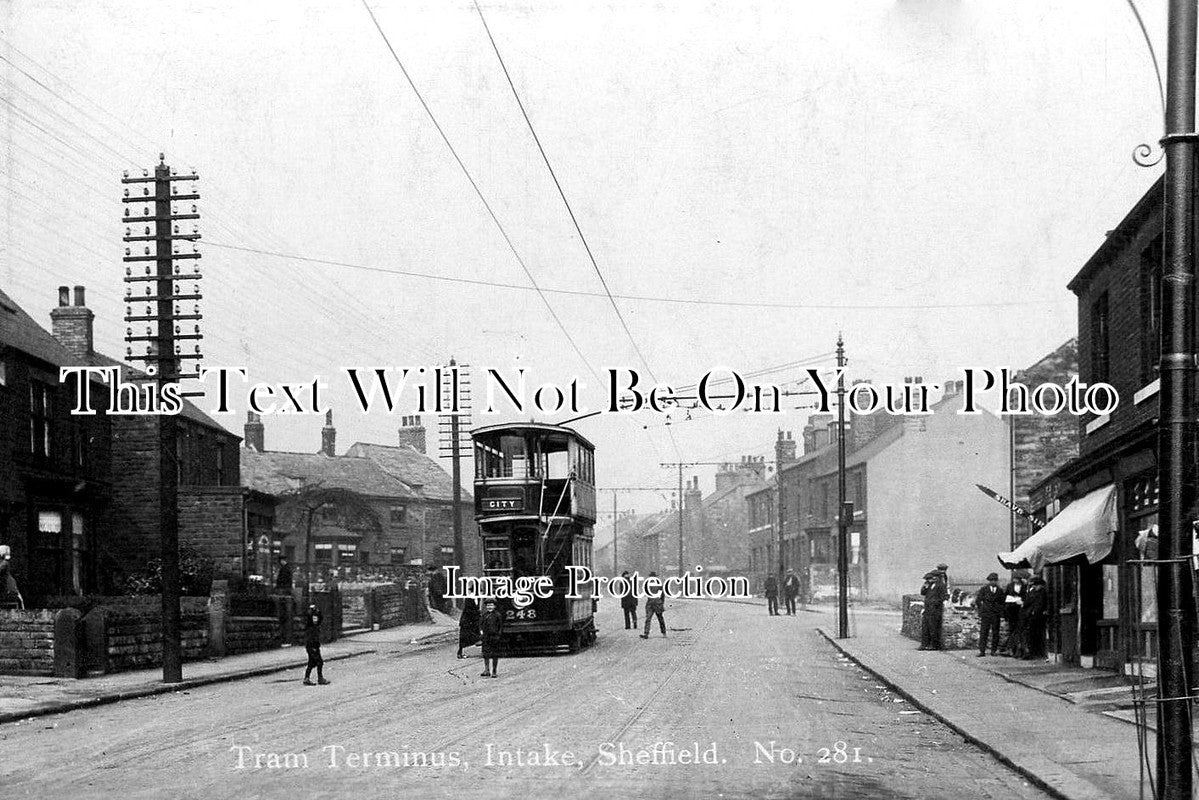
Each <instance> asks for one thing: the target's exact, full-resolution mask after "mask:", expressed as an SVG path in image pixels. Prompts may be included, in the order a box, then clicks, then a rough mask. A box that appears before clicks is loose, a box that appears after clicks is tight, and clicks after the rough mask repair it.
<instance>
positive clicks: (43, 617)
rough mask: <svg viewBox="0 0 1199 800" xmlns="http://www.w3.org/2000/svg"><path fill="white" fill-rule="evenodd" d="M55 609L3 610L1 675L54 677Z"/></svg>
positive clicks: (0, 648) (0, 647) (1, 618)
mask: <svg viewBox="0 0 1199 800" xmlns="http://www.w3.org/2000/svg"><path fill="white" fill-rule="evenodd" d="M57 613H58V612H57V610H56V609H36V610H31V611H20V610H17V609H4V610H0V674H4V675H53V674H54V616H55V614H57Z"/></svg>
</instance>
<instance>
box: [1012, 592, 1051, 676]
mask: <svg viewBox="0 0 1199 800" xmlns="http://www.w3.org/2000/svg"><path fill="white" fill-rule="evenodd" d="M1048 605H1049V592H1048V590H1047V589H1046V588H1045V579H1044V578H1042V577H1041V576H1040V575H1037V576H1035V577H1034V578H1033V579H1032V580H1031V581H1029V585H1028V591H1027V592H1026V593H1025V597H1024V605H1022V606H1021V607H1020V622H1019V629H1020V638H1019V640H1018V642H1017V647H1016V654H1017V655H1016V657H1017V658H1022V659H1025V660H1029V659H1042V658H1044V657H1045V612H1046V610H1047V608H1048Z"/></svg>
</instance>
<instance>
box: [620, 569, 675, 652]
mask: <svg viewBox="0 0 1199 800" xmlns="http://www.w3.org/2000/svg"><path fill="white" fill-rule="evenodd" d="M620 577H622V578H624V579H626V580H628V577H629V571H628V570H627V569H626V570H625V571H624V572H622V573H620ZM649 577H651V578H656V577H658V573H656V572H651V573H650V574H649ZM640 604H641V601H640V600H639V599H638V597H637V595H635V594H633V586H632V581H629V590H628V591H627V592H626V593H625V594H624V595H623V596H622V597H621V598H620V608H621V610H622V611H624V629H625V630H626V631H627V630H634V631H635V630H637V607H638V606H639V605H640ZM665 610H666V599H665V598H664V597H662V596H661V595H658V596H657V597H647V598H645V632H644V633H642V634H641V638H642V639H648V638H649V628H650V623H652V622H653V620H654V617H657V618H658V628H659V629H661V631H662V635H663V636H665V635H666V620H665V619H664V618H663V617H662V612H664V611H665Z"/></svg>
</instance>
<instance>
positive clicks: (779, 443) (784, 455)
mask: <svg viewBox="0 0 1199 800" xmlns="http://www.w3.org/2000/svg"><path fill="white" fill-rule="evenodd" d="M794 460H795V440H794V439H792V438H791V431H784V430H783V429H782V428H779V435H778V439H776V440H775V442H774V463H775V464H776V465H777V466H778V468H779V469H782V468H783V467H785V466H787V465H788V464H790V463H791V462H792V461H794Z"/></svg>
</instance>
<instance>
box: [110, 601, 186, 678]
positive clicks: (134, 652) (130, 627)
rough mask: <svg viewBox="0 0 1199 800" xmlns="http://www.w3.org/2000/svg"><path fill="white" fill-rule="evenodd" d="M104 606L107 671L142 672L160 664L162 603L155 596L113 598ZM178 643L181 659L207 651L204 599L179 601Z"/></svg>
mask: <svg viewBox="0 0 1199 800" xmlns="http://www.w3.org/2000/svg"><path fill="white" fill-rule="evenodd" d="M114 600H117V601H118V602H115V603H113V604H112V605H108V604H106V605H105V607H104V608H105V612H106V622H107V624H106V629H107V636H108V659H107V662H106V665H105V669H106V671H107V672H123V671H126V670H131V669H146V668H149V667H156V666H160V665H161V664H162V605H161V604H162V600H161V599H160V598H159V597H158V596H157V595H147V596H144V597H131V598H114ZM180 605H181V612H182V613H181V615H180V640H181V642H182V646H183V660H184V661H195V660H197V659H201V658H204V657H205V655H206V653H207V648H208V611H207V600H206V599H205V598H198V597H184V598H182V602H181V603H180Z"/></svg>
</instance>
